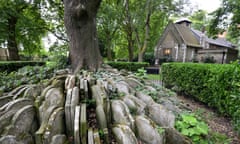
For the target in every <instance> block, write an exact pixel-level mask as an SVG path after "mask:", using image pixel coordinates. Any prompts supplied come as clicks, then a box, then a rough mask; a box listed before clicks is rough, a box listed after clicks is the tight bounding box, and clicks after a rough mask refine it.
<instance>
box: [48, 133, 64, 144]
mask: <svg viewBox="0 0 240 144" xmlns="http://www.w3.org/2000/svg"><path fill="white" fill-rule="evenodd" d="M66 141H67V137H66V135H63V134H58V135H55V136H53V137H52V140H51V143H50V144H66Z"/></svg>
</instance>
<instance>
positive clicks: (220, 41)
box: [191, 29, 235, 48]
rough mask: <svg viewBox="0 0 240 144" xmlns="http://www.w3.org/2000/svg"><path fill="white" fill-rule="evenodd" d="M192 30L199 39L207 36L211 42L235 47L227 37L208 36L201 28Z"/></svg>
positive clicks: (206, 38) (207, 39)
mask: <svg viewBox="0 0 240 144" xmlns="http://www.w3.org/2000/svg"><path fill="white" fill-rule="evenodd" d="M191 31H192V32H193V34H194V35H195V37H196V38H197V39H198V41H200V39H201V37H202V36H205V40H206V41H207V42H208V43H210V44H214V45H218V46H222V47H227V48H234V47H235V46H234V45H233V44H232V43H231V42H229V41H227V40H226V39H225V38H217V39H212V38H208V37H207V36H206V35H205V34H204V33H203V32H201V31H199V30H195V29H191Z"/></svg>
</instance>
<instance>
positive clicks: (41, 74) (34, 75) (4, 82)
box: [0, 66, 53, 92]
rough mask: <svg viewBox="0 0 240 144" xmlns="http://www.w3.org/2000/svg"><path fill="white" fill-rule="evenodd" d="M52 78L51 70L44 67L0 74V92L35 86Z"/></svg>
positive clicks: (26, 67) (30, 67)
mask: <svg viewBox="0 0 240 144" xmlns="http://www.w3.org/2000/svg"><path fill="white" fill-rule="evenodd" d="M52 76H53V69H51V68H49V67H44V66H42V67H41V66H25V67H23V68H20V69H19V70H18V71H16V72H15V71H13V72H11V73H6V72H0V77H1V79H0V90H2V91H3V92H8V91H10V90H12V89H14V88H16V87H18V86H20V85H24V84H36V83H39V82H41V81H43V80H44V79H49V78H51V77H52Z"/></svg>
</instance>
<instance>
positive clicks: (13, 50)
mask: <svg viewBox="0 0 240 144" xmlns="http://www.w3.org/2000/svg"><path fill="white" fill-rule="evenodd" d="M16 24H17V17H15V16H11V17H9V19H8V31H9V34H8V39H7V48H8V52H9V58H8V59H9V60H19V59H20V58H19V54H18V47H17V42H16V32H15V29H16Z"/></svg>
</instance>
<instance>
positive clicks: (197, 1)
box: [189, 0, 221, 13]
mask: <svg viewBox="0 0 240 144" xmlns="http://www.w3.org/2000/svg"><path fill="white" fill-rule="evenodd" d="M189 1H190V2H191V3H192V4H193V5H194V6H195V5H197V6H198V8H199V9H203V10H206V11H207V12H208V13H210V12H213V11H214V10H216V9H217V8H218V7H220V4H221V0H189Z"/></svg>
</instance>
